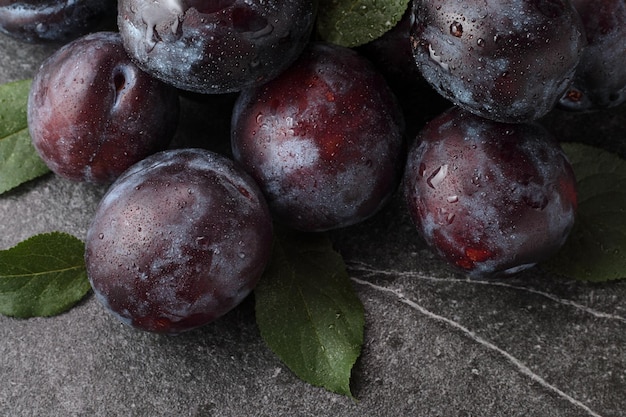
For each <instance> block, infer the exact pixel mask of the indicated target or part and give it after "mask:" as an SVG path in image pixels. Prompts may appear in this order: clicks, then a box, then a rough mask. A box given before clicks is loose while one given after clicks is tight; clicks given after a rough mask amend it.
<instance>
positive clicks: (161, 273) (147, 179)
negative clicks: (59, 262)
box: [85, 148, 272, 334]
mask: <svg viewBox="0 0 626 417" xmlns="http://www.w3.org/2000/svg"><path fill="white" fill-rule="evenodd" d="M85 245H86V250H85V262H86V265H87V274H88V277H89V280H90V282H91V285H92V287H93V290H94V292H95V294H96V296H97V298H98V300H100V301H101V302H102V304H103V305H104V306H105V307H106V308H107V309H108V310H110V311H111V312H112V313H113V314H114V315H115V316H116V317H118V318H119V319H120V320H121V321H122V322H124V323H126V324H128V325H130V326H132V327H134V328H137V329H140V330H146V331H151V332H156V333H167V334H177V333H181V332H184V331H188V330H191V329H194V328H197V327H200V326H203V325H205V324H208V323H210V322H212V321H214V320H216V319H217V318H219V317H221V316H222V315H224V314H226V313H227V312H228V311H230V310H232V309H233V308H234V307H236V306H237V305H238V304H239V303H240V302H241V301H242V300H243V299H244V298H245V297H246V296H247V295H248V294H249V293H250V292H251V291H252V289H253V288H254V287H255V285H256V283H257V282H258V280H259V278H260V276H261V274H262V272H263V270H264V268H265V265H266V264H267V262H268V261H269V258H270V255H271V246H272V223H271V217H270V214H269V211H268V208H267V204H266V202H265V200H264V199H263V195H262V194H261V192H260V190H259V188H258V186H257V185H256V183H255V182H254V181H253V180H252V179H251V178H250V176H249V175H248V174H246V173H245V172H244V171H243V170H242V169H241V168H240V167H239V166H237V165H236V164H235V163H234V162H233V161H231V160H230V159H227V158H226V157H223V156H220V155H218V154H215V153H212V152H210V151H207V150H201V149H192V148H188V149H179V150H167V151H163V152H160V153H157V154H155V155H152V156H150V157H148V158H146V159H145V160H143V161H141V162H139V163H137V164H136V165H134V166H132V167H131V168H130V169H129V170H128V171H127V172H125V173H124V174H123V175H122V176H121V177H120V178H119V179H118V180H117V181H116V182H115V183H114V184H113V185H112V186H111V188H110V189H109V191H108V192H107V193H106V195H105V196H104V198H103V199H102V201H101V203H100V205H99V206H98V208H97V210H96V213H95V216H94V219H93V222H92V224H91V226H90V228H89V230H88V233H87V237H86V243H85Z"/></svg>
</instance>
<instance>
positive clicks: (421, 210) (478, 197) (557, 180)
mask: <svg viewBox="0 0 626 417" xmlns="http://www.w3.org/2000/svg"><path fill="white" fill-rule="evenodd" d="M404 192H405V197H406V202H407V206H408V210H409V214H410V216H411V218H412V219H413V221H414V223H415V225H416V228H417V230H418V232H419V234H420V235H421V236H422V237H423V238H424V240H425V241H426V243H427V244H429V245H430V246H431V247H432V248H433V249H434V251H435V252H436V253H438V254H439V255H440V256H441V257H442V258H443V259H445V260H446V261H447V262H449V263H450V265H452V266H453V267H454V268H456V269H458V270H460V271H462V272H464V273H466V274H467V275H469V276H472V277H488V276H494V275H507V274H512V273H516V272H519V271H521V270H524V269H526V268H529V267H531V266H533V265H535V264H536V263H538V262H540V261H542V260H545V259H547V258H548V257H550V256H551V255H553V254H554V253H555V252H556V251H557V250H558V249H559V248H560V247H561V246H562V245H563V244H564V243H565V240H566V238H567V236H568V235H569V232H570V231H571V228H572V226H573V224H574V217H575V211H576V205H577V197H576V181H575V178H574V174H573V171H572V168H571V166H570V163H569V162H568V160H567V158H566V156H565V154H564V153H563V151H562V150H561V148H560V146H559V144H558V142H556V140H555V139H554V138H553V137H552V136H551V134H550V133H549V132H548V131H547V130H546V129H545V128H544V127H543V126H541V125H539V124H536V123H532V124H529V123H516V124H509V123H501V122H495V121H491V120H487V119H484V118H481V117H478V116H475V115H473V114H471V113H469V112H467V111H464V110H462V109H460V108H458V107H455V108H453V109H451V110H449V111H447V112H445V113H443V114H442V115H440V116H439V117H437V118H435V119H434V120H432V121H431V122H430V123H429V124H428V125H427V126H426V127H425V128H424V129H423V130H422V131H421V133H420V135H419V136H418V139H417V140H416V141H415V142H414V144H413V145H412V147H411V149H410V153H409V156H408V161H407V166H406V170H405V177H404Z"/></svg>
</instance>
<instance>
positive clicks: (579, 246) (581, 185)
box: [542, 143, 626, 282]
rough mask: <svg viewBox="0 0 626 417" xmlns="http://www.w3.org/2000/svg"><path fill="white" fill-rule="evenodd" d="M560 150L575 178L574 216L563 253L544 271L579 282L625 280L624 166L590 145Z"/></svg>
mask: <svg viewBox="0 0 626 417" xmlns="http://www.w3.org/2000/svg"><path fill="white" fill-rule="evenodd" d="M562 146H563V149H564V150H565V153H566V154H567V156H568V157H569V160H570V162H571V164H572V167H573V169H574V173H575V174H576V181H577V185H578V210H577V215H576V222H575V224H574V228H573V230H572V232H571V234H570V236H569V238H568V240H567V242H566V243H565V245H564V247H563V248H562V249H561V250H560V251H559V253H557V254H556V256H554V257H553V258H551V259H549V260H548V261H547V262H544V263H543V264H542V267H543V268H544V269H547V270H549V271H551V272H554V273H557V274H560V275H564V276H566V277H569V278H572V279H576V280H580V281H592V282H603V281H611V280H617V279H623V278H626V221H625V220H624V219H625V217H624V208H625V207H626V161H625V160H623V159H621V158H620V157H619V156H617V155H615V154H612V153H610V152H607V151H605V150H603V149H600V148H597V147H593V146H589V145H584V144H580V143H563V144H562Z"/></svg>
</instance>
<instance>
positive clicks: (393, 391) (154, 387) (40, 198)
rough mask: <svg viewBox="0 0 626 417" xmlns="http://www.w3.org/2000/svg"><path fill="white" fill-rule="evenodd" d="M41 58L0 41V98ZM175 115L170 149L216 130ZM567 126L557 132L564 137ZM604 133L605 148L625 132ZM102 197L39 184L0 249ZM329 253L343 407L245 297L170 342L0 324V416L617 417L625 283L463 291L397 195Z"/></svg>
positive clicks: (502, 283) (535, 282)
mask: <svg viewBox="0 0 626 417" xmlns="http://www.w3.org/2000/svg"><path fill="white" fill-rule="evenodd" d="M52 50H53V48H51V47H41V46H33V45H25V44H22V43H19V42H15V41H13V40H10V39H8V38H5V37H0V56H1V57H2V61H1V62H2V63H1V64H0V83H4V82H8V81H13V80H18V79H21V78H26V77H30V76H32V75H33V73H34V72H35V70H36V68H37V67H38V65H39V63H40V62H41V60H42V59H44V58H45V57H46V56H47V55H48V54H50V53H51V52H52ZM185 105H186V106H188V107H189V108H188V111H185V112H184V114H183V115H182V118H183V119H184V120H183V122H184V125H185V126H186V127H185V128H184V129H183V131H182V132H181V133H180V134H179V136H178V138H177V140H178V141H179V143H192V142H194V141H196V140H199V141H200V142H203V141H205V140H206V139H207V138H204V137H199V136H202V135H206V134H210V132H215V131H219V129H217V130H216V129H210V128H208V127H207V124H211V123H216V122H215V120H214V118H211V117H206V114H205V113H206V112H207V111H209V110H210V109H209V108H208V107H210V106H209V105H208V104H206V103H197V102H189V101H185ZM207 106H208V107H207ZM213 110H215V109H213ZM567 117H569V118H570V119H572V117H571V116H563V117H558V116H557V119H558V120H560V121H561V122H562V125H561V127H560V128H559V129H558V130H559V132H561V133H563V132H566V131H568V129H569V130H570V131H572V132H574V133H572V134H575V132H576V131H577V130H576V129H575V128H572V120H568V119H567ZM607 117H608V116H607ZM611 117H613V119H611V120H622V121H623V119H619V118H617V116H611ZM564 120H565V121H564ZM222 126H223V125H222ZM555 126H558V123H557V122H555ZM605 126H609V127H608V128H606V129H605V130H606V131H607V132H608V133H607V132H604V134H603V136H602V138H603V140H605V139H606V137H607V135H608V136H609V137H611V135H613V136H612V137H613V139H615V138H616V137H617V136H618V135H623V134H624V131H625V130H626V123H622V124H616V125H615V126H612V125H611V124H610V123H608V122H607V124H605ZM620 129H621V130H620ZM200 132H202V133H200ZM204 132H209V133H204ZM592 133H593V132H592ZM190 141H191V142H190ZM204 143H208V142H204ZM606 143H608V144H611V143H613V144H615V143H617V142H616V141H615V140H613V141H611V140H608V139H607V140H606ZM215 146H218V147H219V145H215ZM221 146H223V144H222V145H221ZM614 147H615V148H616V150H617V151H622V150H623V149H621V148H622V147H623V145H620V144H618V145H614ZM104 191H105V189H104V188H103V187H97V186H92V185H85V184H75V183H71V182H68V181H66V180H62V179H60V178H57V177H55V176H54V175H52V174H48V175H46V176H44V177H41V178H39V179H36V180H34V181H31V182H29V183H27V184H24V185H22V186H20V187H18V188H16V189H14V190H12V191H10V192H8V193H5V194H3V195H0V249H6V248H9V247H11V246H13V245H14V244H16V243H18V242H20V241H22V240H24V239H26V238H28V237H29V236H32V235H34V234H37V233H41V232H46V231H53V230H60V231H64V232H68V233H71V234H72V235H74V236H76V237H78V238H81V239H82V238H84V236H85V233H86V229H87V227H88V224H89V221H90V218H91V216H92V214H93V211H94V209H95V206H96V204H97V203H98V201H99V199H100V197H101V196H102V194H103V193H104ZM331 238H332V240H333V242H334V244H335V247H336V249H337V250H338V251H339V252H341V253H342V255H343V256H344V259H345V260H346V263H347V265H348V272H349V275H350V277H351V279H352V284H353V285H354V289H355V290H356V292H357V294H358V296H359V298H360V299H361V301H362V303H363V305H364V307H365V315H366V317H365V318H366V327H365V344H364V346H363V351H362V355H361V357H360V359H359V360H358V362H357V364H356V366H355V368H354V371H353V378H352V380H353V384H352V390H353V393H354V395H355V399H349V398H346V397H344V396H340V395H337V394H333V393H330V392H328V391H326V390H324V389H322V388H317V387H313V386H311V385H309V384H307V383H305V382H302V381H301V380H299V379H298V378H297V377H296V376H294V374H293V373H292V372H291V371H290V370H289V369H288V368H287V367H286V366H285V365H283V364H282V363H281V361H280V360H279V359H278V358H277V357H276V356H275V355H274V354H273V353H272V352H271V351H270V350H269V349H268V347H266V345H265V344H264V342H263V340H262V339H261V337H260V335H259V332H258V329H257V327H256V325H255V319H254V305H253V301H252V300H251V298H250V299H248V300H246V301H245V302H244V303H243V304H242V305H241V306H239V307H238V308H236V309H235V310H234V311H232V312H231V313H229V314H227V315H226V316H225V317H223V318H221V319H219V320H218V321H216V322H215V323H213V324H210V325H208V326H206V327H204V328H201V329H198V330H196V331H193V332H190V333H187V334H183V335H180V336H177V337H168V336H161V335H155V334H147V333H143V332H139V331H136V330H133V329H131V328H128V327H126V326H124V325H122V324H120V323H119V322H118V321H116V319H115V318H113V317H112V316H111V315H109V314H108V313H106V312H105V311H104V309H103V307H102V306H101V305H100V304H99V303H98V302H97V300H96V299H95V298H94V297H93V295H91V294H90V295H88V296H87V297H86V298H85V299H84V300H83V301H82V302H80V303H79V305H78V306H76V307H75V308H73V309H71V310H70V311H68V312H66V313H64V314H61V315H59V316H56V317H51V318H33V319H28V320H23V319H14V318H8V317H0V375H1V376H2V381H1V384H0V415H1V416H7V417H9V416H10V417H18V416H42V415H45V416H63V417H66V416H90V417H91V416H103V417H104V416H107V417H111V416H146V417H156V416H198V417H209V416H233V417H243V416H257V417H258V416H268V417H270V416H315V417H323V416H333V417H335V416H344V417H351V416H354V417H357V416H358V417H365V416H372V417H380V416H424V417H435V416H442V417H452V416H454V417H456V416H458V417H469V416H474V417H475V416H524V417H530V416H537V417H545V416H551V417H559V416H562V417H572V416H576V417H578V416H603V417H620V416H624V415H626V395H624V393H626V281H624V282H614V283H608V284H585V283H578V282H573V281H570V280H567V279H564V278H561V277H558V276H551V275H549V274H547V273H545V272H543V271H542V270H541V269H539V268H533V269H532V270H529V271H526V272H524V273H522V274H520V275H519V276H516V277H514V278H508V279H501V280H468V279H466V278H465V277H463V276H460V275H457V274H455V273H453V272H450V271H449V270H448V269H447V268H446V267H445V266H444V265H443V264H442V263H441V262H440V261H439V260H438V259H437V258H436V257H434V256H433V255H432V253H431V252H430V251H429V250H428V249H427V248H426V247H425V245H424V243H423V242H422V241H421V240H420V239H419V238H418V237H417V235H416V233H415V231H414V229H413V227H412V225H411V222H410V220H409V219H408V217H407V214H406V210H405V207H404V206H403V203H402V199H401V198H400V197H399V196H396V197H395V198H394V199H393V201H392V202H391V203H390V204H389V205H388V206H387V207H386V208H385V209H384V210H383V211H381V212H380V213H379V214H378V215H376V216H375V217H374V218H372V219H371V220H368V221H367V222H365V223H363V224H361V225H357V226H354V227H350V228H347V229H344V230H340V231H337V232H334V233H332V234H331Z"/></svg>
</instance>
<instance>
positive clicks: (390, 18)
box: [317, 0, 410, 47]
mask: <svg viewBox="0 0 626 417" xmlns="http://www.w3.org/2000/svg"><path fill="white" fill-rule="evenodd" d="M409 3H410V1H409V0H320V4H319V13H318V20H317V30H318V33H319V35H320V37H321V38H322V39H324V40H325V41H327V42H331V43H336V44H339V45H342V46H347V47H355V46H359V45H363V44H366V43H368V42H370V41H373V40H374V39H377V38H379V37H380V36H382V35H383V34H385V32H387V31H388V30H390V29H391V28H393V27H394V26H395V25H396V24H397V23H398V22H399V21H400V19H401V18H402V15H403V14H404V12H405V11H406V10H407V7H408V5H409Z"/></svg>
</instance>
